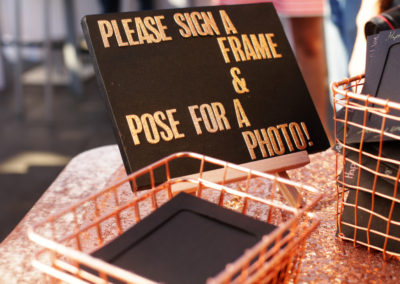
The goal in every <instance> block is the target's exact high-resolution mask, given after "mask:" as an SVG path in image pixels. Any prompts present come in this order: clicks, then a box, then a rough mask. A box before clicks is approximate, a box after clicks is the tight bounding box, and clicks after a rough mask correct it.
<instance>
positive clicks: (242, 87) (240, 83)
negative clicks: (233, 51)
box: [231, 67, 250, 94]
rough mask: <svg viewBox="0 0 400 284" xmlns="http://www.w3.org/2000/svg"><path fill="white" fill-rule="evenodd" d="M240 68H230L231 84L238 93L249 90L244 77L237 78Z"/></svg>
mask: <svg viewBox="0 0 400 284" xmlns="http://www.w3.org/2000/svg"><path fill="white" fill-rule="evenodd" d="M240 74H241V72H240V69H239V68H237V67H232V68H231V75H232V78H233V80H232V84H233V88H234V89H235V91H236V93H238V94H244V93H249V92H250V90H249V89H248V88H247V86H246V80H245V79H244V78H239V77H238V75H240Z"/></svg>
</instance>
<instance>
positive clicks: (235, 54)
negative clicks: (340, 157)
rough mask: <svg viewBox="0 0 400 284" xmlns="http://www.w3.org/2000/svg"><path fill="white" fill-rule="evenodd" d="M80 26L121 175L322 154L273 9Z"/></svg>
mask: <svg viewBox="0 0 400 284" xmlns="http://www.w3.org/2000/svg"><path fill="white" fill-rule="evenodd" d="M82 22H83V29H84V32H85V36H86V39H87V41H88V44H89V49H90V52H91V54H92V56H93V58H94V62H95V68H96V70H97V76H98V79H99V81H100V84H101V87H102V89H103V92H104V95H105V98H106V101H107V104H108V108H109V110H110V113H111V116H112V120H113V123H114V126H115V131H116V135H117V137H118V139H119V146H120V149H121V153H122V156H123V158H124V162H125V166H126V169H127V171H128V173H129V172H132V171H135V170H137V169H139V168H141V167H143V166H145V165H147V164H149V163H151V162H154V161H156V160H158V159H160V158H162V157H164V156H166V155H168V154H171V153H174V152H178V151H187V150H189V151H194V152H198V153H202V154H206V155H209V156H214V157H217V158H220V159H224V160H228V161H230V162H234V163H239V164H240V163H244V162H249V161H252V160H259V159H264V158H270V157H277V156H282V155H285V154H289V153H294V152H298V151H303V150H307V151H309V152H311V153H313V152H317V151H321V150H324V149H326V148H327V147H329V142H328V140H327V137H326V135H325V132H324V130H323V128H322V125H321V123H320V120H319V117H318V115H317V112H316V110H315V108H314V105H313V102H312V100H311V98H310V96H309V93H308V91H307V88H306V85H305V83H304V80H303V78H302V76H301V73H300V71H299V68H298V66H297V63H296V59H295V57H294V55H293V52H292V50H291V48H290V45H289V43H288V40H287V39H286V37H285V34H284V31H283V29H282V26H281V23H280V21H279V18H278V16H277V14H276V12H275V9H274V8H273V5H272V4H271V3H264V4H252V5H236V6H215V7H201V8H199V7H198V8H190V9H174V10H160V11H145V12H130V13H118V14H106V15H92V16H86V17H85V18H84V19H83V21H82ZM194 171H195V169H191V168H190V167H184V169H182V172H181V174H189V173H192V172H194Z"/></svg>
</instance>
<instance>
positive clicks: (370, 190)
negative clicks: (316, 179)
mask: <svg viewBox="0 0 400 284" xmlns="http://www.w3.org/2000/svg"><path fill="white" fill-rule="evenodd" d="M364 79H365V78H364V75H360V76H356V77H353V78H350V79H346V80H342V81H340V82H337V83H332V90H333V104H334V110H335V111H334V121H335V142H336V146H335V147H336V150H337V151H336V154H337V155H336V181H337V183H336V184H337V227H338V236H339V238H341V239H343V240H347V241H352V242H354V245H356V244H360V245H363V246H366V247H367V248H368V250H371V249H375V250H378V251H381V252H383V256H384V257H386V256H394V257H397V258H399V257H400V251H399V250H400V236H399V234H398V233H394V232H395V231H394V229H396V230H399V229H400V227H398V226H400V222H399V221H400V211H399V209H400V208H399V206H400V199H399V195H398V191H399V189H398V184H399V177H400V161H399V160H398V159H393V158H392V157H388V155H385V154H384V153H385V150H386V147H387V145H389V144H387V143H388V141H390V143H397V142H399V140H400V136H399V135H397V134H395V133H393V131H391V129H392V127H389V125H396V124H397V125H400V116H399V113H400V112H399V111H400V104H399V103H397V102H393V101H390V100H383V99H380V98H377V97H372V96H370V95H364V94H361V91H362V86H363V83H364ZM355 113H358V118H359V119H357V120H354V119H352V118H354V117H355ZM372 116H373V119H374V120H375V123H372V124H373V125H371V117H372ZM350 128H352V129H353V133H354V131H355V132H357V133H358V135H359V138H360V139H359V141H358V142H357V143H354V141H353V142H352V143H350V142H349V141H348V131H349V129H350ZM368 135H369V137H371V135H373V136H375V137H376V139H375V140H374V142H372V143H374V147H375V148H374V149H375V150H374V151H370V148H371V147H370V145H372V144H371V142H370V141H368V139H366V137H367V136H368ZM391 145H393V144H391ZM399 145H400V144H399ZM349 157H352V158H349ZM367 163H369V166H367V165H366V164H367ZM385 164H390V165H391V166H392V167H393V168H394V170H393V171H389V172H387V171H383V170H382V167H383V166H384V165H385ZM346 169H348V170H347V172H346ZM382 181H385V182H388V185H391V186H386V184H385V187H384V188H386V189H387V191H386V192H382V188H383V187H381V185H382ZM351 194H352V195H353V197H352V198H351V201H349V196H350V195H351ZM382 205H385V206H382ZM379 206H381V207H382V208H384V210H383V211H382V210H380V209H379ZM346 210H348V211H347V212H346V214H344V212H345V211H346ZM378 211H379V212H378ZM346 215H347V216H351V217H350V218H349V217H346V218H345V217H344V216H346ZM396 247H397V248H398V250H397V249H395V248H396Z"/></svg>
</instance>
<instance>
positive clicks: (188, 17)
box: [173, 11, 221, 38]
mask: <svg viewBox="0 0 400 284" xmlns="http://www.w3.org/2000/svg"><path fill="white" fill-rule="evenodd" d="M173 18H174V21H175V23H176V24H177V25H178V26H179V27H180V29H179V33H180V35H181V36H182V37H184V38H188V37H198V36H215V35H220V34H221V33H220V31H219V28H218V26H217V23H216V22H215V20H214V17H213V15H212V13H211V12H198V11H194V12H190V13H183V14H182V13H175V14H174V16H173Z"/></svg>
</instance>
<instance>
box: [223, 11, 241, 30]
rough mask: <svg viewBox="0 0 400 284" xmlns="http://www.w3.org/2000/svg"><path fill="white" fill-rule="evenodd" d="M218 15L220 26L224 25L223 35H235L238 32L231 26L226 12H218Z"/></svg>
mask: <svg viewBox="0 0 400 284" xmlns="http://www.w3.org/2000/svg"><path fill="white" fill-rule="evenodd" d="M219 15H220V16H221V20H222V24H223V25H224V28H225V33H226V34H227V35H230V34H237V33H238V32H237V30H236V28H235V26H234V25H233V23H232V21H231V19H230V18H229V16H228V14H227V13H226V11H225V10H220V11H219Z"/></svg>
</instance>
